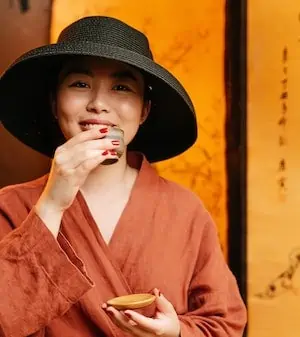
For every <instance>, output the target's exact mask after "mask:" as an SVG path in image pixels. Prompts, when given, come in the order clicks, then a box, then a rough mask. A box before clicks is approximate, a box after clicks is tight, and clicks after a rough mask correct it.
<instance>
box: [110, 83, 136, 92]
mask: <svg viewBox="0 0 300 337" xmlns="http://www.w3.org/2000/svg"><path fill="white" fill-rule="evenodd" d="M113 90H117V91H132V90H131V89H130V88H129V87H128V86H127V85H124V84H117V85H115V86H114V87H113Z"/></svg>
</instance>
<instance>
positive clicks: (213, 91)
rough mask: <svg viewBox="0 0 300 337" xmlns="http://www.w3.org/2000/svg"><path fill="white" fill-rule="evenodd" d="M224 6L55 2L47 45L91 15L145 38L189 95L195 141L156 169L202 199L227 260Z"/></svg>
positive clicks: (170, 0) (175, 1) (171, 1)
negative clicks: (126, 25) (120, 23)
mask: <svg viewBox="0 0 300 337" xmlns="http://www.w3.org/2000/svg"><path fill="white" fill-rule="evenodd" d="M224 2H225V0H214V1H211V0H203V1H201V2H199V1H196V0H190V1H185V2H182V1H179V0H164V1H161V0H151V1H149V0H145V1H137V0H126V1H124V0H109V1H103V0H102V1H99V0H89V1H88V0H85V1H82V0H77V1H75V0H55V1H54V2H53V13H52V29H51V39H52V41H55V40H56V39H57V36H58V34H59V32H60V31H61V30H62V29H63V28H64V27H65V26H66V25H68V24H69V23H71V22H72V21H74V20H76V19H79V18H80V17H83V16H86V15H95V14H100V15H108V16H114V17H117V18H120V19H122V20H124V21H126V22H127V23H129V24H131V25H132V26H134V27H136V28H138V29H140V30H142V31H143V32H145V33H146V34H147V36H148V37H149V39H150V43H151V45H152V49H153V52H154V57H155V59H156V60H157V61H158V62H159V63H161V64H163V65H164V66H165V67H167V68H168V69H169V70H170V71H171V72H173V73H174V74H175V76H177V77H178V78H179V79H180V80H181V81H182V83H183V84H184V86H185V87H186V88H187V91H188V92H189V94H190V95H191V97H192V100H193V101H194V103H195V107H196V110H197V116H198V123H199V135H200V136H199V140H198V142H197V144H196V145H195V146H194V147H193V148H192V149H191V150H189V151H188V152H186V153H185V154H183V155H181V156H179V157H177V158H175V159H172V160H169V161H166V162H162V163H159V164H157V165H156V166H157V169H158V170H159V172H160V173H161V174H162V175H163V176H165V177H166V178H170V179H172V180H174V181H177V182H178V183H180V184H182V185H185V186H187V187H189V188H191V189H192V190H193V191H195V193H197V194H198V195H199V196H200V197H201V198H202V200H203V201H204V203H205V205H206V206H207V207H208V209H209V210H210V212H211V213H212V215H213V217H214V219H215V221H216V223H217V225H218V228H219V233H220V240H221V243H222V246H223V248H224V253H225V254H226V238H227V213H226V180H225V179H226V172H225V157H224V151H225V141H224V120H225V98H224V83H223V53H224V21H225V18H224ZM182 211H183V212H184V210H182Z"/></svg>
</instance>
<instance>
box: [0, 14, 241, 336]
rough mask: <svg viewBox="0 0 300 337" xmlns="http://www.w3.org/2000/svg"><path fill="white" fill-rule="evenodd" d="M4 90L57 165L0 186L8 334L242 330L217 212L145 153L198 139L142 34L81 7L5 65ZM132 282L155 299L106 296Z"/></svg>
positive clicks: (166, 153) (28, 135)
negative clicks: (128, 305)
mask: <svg viewBox="0 0 300 337" xmlns="http://www.w3.org/2000/svg"><path fill="white" fill-rule="evenodd" d="M69 56H72V57H75V58H72V60H71V63H69V62H68V61H67V63H66V64H65V63H63V66H62V68H61V69H59V68H58V67H57V65H58V64H62V63H61V61H62V60H63V61H65V60H66V59H68V58H69ZM73 65H75V68H74V67H73ZM55 69H56V71H55ZM49 70H51V71H49ZM49 74H50V75H49ZM53 77H54V78H58V79H59V80H58V85H57V87H56V90H55V91H54V92H53V91H52V95H51V92H50V87H49V83H51V81H52V79H53ZM28 79H30V80H28ZM145 79H146V81H145ZM37 83H38V84H39V85H38V86H37ZM145 83H147V84H148V83H149V85H151V88H152V90H151V96H150V97H148V98H147V99H145V88H146V87H147V86H146V84H145ZM12 97H14V100H13V101H12ZM49 97H50V98H51V100H50V101H49ZM0 103H1V105H2V107H3V108H4V109H3V111H4V112H1V113H2V115H1V119H2V121H3V124H4V126H5V127H6V128H7V129H8V130H9V131H10V132H12V133H13V134H14V135H15V136H17V137H18V138H19V139H20V140H21V141H22V142H24V143H26V144H28V145H29V146H31V147H32V148H34V149H36V150H38V151H40V152H41V153H44V154H48V155H50V156H52V157H53V160H52V166H51V171H50V173H49V175H46V176H44V177H42V178H40V179H38V180H35V181H31V182H28V183H25V184H20V185H16V186H10V187H7V188H5V189H3V190H1V191H0V238H1V239H2V240H1V241H0V275H3V277H2V278H1V279H0V297H1V298H2V302H1V306H0V328H1V331H3V334H4V336H27V335H31V334H34V333H39V335H43V336H45V337H48V336H51V337H56V336H68V335H70V336H73V335H74V334H80V336H81V337H94V336H111V337H116V336H120V337H121V336H122V337H123V336H127V335H128V333H129V334H130V335H131V336H136V337H151V336H153V337H154V336H157V335H160V336H162V337H179V336H182V337H202V336H203V335H205V336H207V337H211V336H212V335H214V336H216V337H217V336H218V337H241V336H242V333H243V330H244V327H245V323H246V310H245V306H244V304H243V301H242V299H241V296H240V294H239V290H238V287H237V284H236V280H235V278H234V276H233V274H232V273H231V271H230V270H229V268H228V266H227V264H226V262H225V259H224V256H223V253H222V251H221V247H220V244H219V241H218V236H217V230H216V226H215V224H214V222H213V220H212V218H211V216H210V214H209V212H208V211H207V210H206V208H205V206H204V205H203V203H202V202H201V201H200V200H199V198H198V197H197V196H196V195H194V194H193V193H192V192H190V191H188V190H187V189H185V188H183V187H181V186H179V185H177V184H176V183H174V182H172V181H170V180H167V179H164V178H162V177H160V176H159V175H158V174H157V172H156V171H155V170H154V169H153V167H152V166H151V165H150V162H157V161H159V160H163V159H168V158H172V157H174V156H176V155H178V154H181V153H183V152H184V151H186V150H187V149H188V148H189V147H191V146H192V145H193V144H194V142H195V141H196V138H197V122H196V115H195V111H194V106H193V104H192V101H191V99H190V97H189V95H188V94H187V92H186V90H185V89H184V87H183V86H182V84H181V83H180V82H179V81H178V80H177V79H176V78H175V77H174V75H172V74H171V73H170V72H169V71H168V70H167V69H165V68H164V67H162V66H161V65H159V64H158V63H156V62H155V61H154V60H153V56H152V52H151V50H150V46H149V42H148V39H147V37H146V36H145V35H144V34H143V33H141V32H140V31H138V30H136V29H134V28H133V27H131V26H129V25H127V24H126V23H124V22H122V21H120V20H118V19H116V18H112V17H106V16H92V17H85V18H82V19H80V20H78V21H76V22H74V23H72V24H71V25H69V26H68V27H66V28H65V29H64V30H63V32H62V33H61V34H60V36H59V39H58V42H57V43H55V44H51V45H46V46H43V47H40V48H37V49H33V50H31V51H29V52H27V53H26V54H24V55H22V56H21V57H20V58H19V59H18V60H16V61H15V63H14V64H12V65H11V66H10V67H9V68H8V69H7V70H6V72H5V73H4V75H3V76H2V77H1V81H0ZM21 107H22V111H23V113H22V114H21V115H20V111H21V110H20V109H21ZM95 121H96V123H95ZM103 122H104V123H103ZM101 123H103V124H101ZM113 125H118V127H119V129H122V131H123V132H124V154H123V155H122V156H121V157H120V158H119V156H118V153H117V149H118V148H119V147H120V145H121V144H120V141H119V139H117V138H113V139H112V138H111V134H110V137H107V135H109V131H110V130H111V129H114V128H115V127H114V126H113ZM49 130H50V132H49ZM58 132H59V133H60V136H58ZM50 140H51V141H50ZM107 159H116V162H115V163H114V164H113V165H108V166H107V165H103V163H104V162H105V160H107ZM12 205H13V207H12ZM20 275H21V276H20ZM9 293H11V294H13V295H12V296H8V295H7V294H9ZM134 293H135V294H145V293H146V294H149V293H152V294H153V296H154V297H155V301H154V302H153V303H152V305H151V306H148V307H146V308H142V309H141V311H140V312H135V311H133V310H126V311H125V312H123V311H122V310H121V311H120V310H117V309H116V308H114V307H112V306H108V305H107V302H108V301H109V300H110V299H111V298H114V297H120V296H123V295H130V294H134ZM151 298H153V297H152V296H151ZM108 304H109V302H108Z"/></svg>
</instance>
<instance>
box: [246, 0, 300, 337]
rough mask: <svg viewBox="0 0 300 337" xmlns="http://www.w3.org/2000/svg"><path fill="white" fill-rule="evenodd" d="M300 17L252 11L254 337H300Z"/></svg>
mask: <svg viewBox="0 0 300 337" xmlns="http://www.w3.org/2000/svg"><path fill="white" fill-rule="evenodd" d="M299 12H300V6H299V2H297V1H294V0H287V1H283V0H274V1H260V0H253V1H249V3H248V22H249V26H248V97H249V101H248V220H247V222H248V231H247V232H248V238H247V239H248V305H249V320H250V321H249V334H248V335H249V337H274V336H284V337H298V336H299V333H300V320H299V313H300V292H299V289H300V226H299V221H300V207H299V205H300V193H299V182H300V170H299V168H300V155H299V148H300V113H299V110H300V101H299V85H300V21H299V19H300V17H299Z"/></svg>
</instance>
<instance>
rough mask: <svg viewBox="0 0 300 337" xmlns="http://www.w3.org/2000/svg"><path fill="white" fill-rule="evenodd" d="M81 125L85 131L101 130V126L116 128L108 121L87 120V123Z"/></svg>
mask: <svg viewBox="0 0 300 337" xmlns="http://www.w3.org/2000/svg"><path fill="white" fill-rule="evenodd" d="M79 125H80V126H81V128H82V129H83V130H90V129H93V128H99V126H100V125H105V126H111V127H114V126H116V124H113V123H112V122H110V121H106V120H85V121H82V122H80V123H79Z"/></svg>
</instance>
